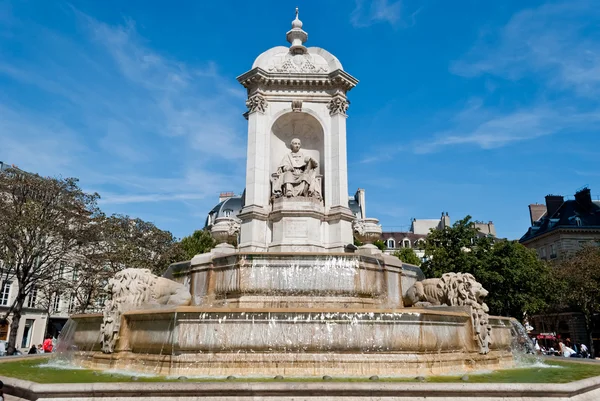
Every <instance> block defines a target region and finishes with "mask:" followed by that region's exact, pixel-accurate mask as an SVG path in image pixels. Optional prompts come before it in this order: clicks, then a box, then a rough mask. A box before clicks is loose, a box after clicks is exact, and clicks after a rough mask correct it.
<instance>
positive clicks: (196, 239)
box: [179, 230, 217, 260]
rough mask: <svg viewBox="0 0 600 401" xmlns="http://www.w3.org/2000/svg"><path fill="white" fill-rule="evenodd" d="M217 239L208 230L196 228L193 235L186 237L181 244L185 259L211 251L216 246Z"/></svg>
mask: <svg viewBox="0 0 600 401" xmlns="http://www.w3.org/2000/svg"><path fill="white" fill-rule="evenodd" d="M216 244H217V243H216V241H215V240H214V239H213V237H211V235H210V232H209V231H208V230H196V231H194V233H193V234H192V235H189V236H187V237H184V238H183V239H182V240H181V241H180V242H179V246H180V248H181V250H182V251H183V255H182V256H183V259H185V260H190V259H192V258H193V257H194V256H195V255H198V254H201V253H206V252H209V251H210V250H211V249H213V248H214V247H215V246H216Z"/></svg>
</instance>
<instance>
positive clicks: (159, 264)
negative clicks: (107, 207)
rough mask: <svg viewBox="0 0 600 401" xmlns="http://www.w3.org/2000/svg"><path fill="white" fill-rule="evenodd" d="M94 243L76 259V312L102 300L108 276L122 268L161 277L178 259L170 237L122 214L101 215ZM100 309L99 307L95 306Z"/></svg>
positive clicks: (170, 235) (98, 218) (152, 226)
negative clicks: (141, 270) (78, 269)
mask: <svg viewBox="0 0 600 401" xmlns="http://www.w3.org/2000/svg"><path fill="white" fill-rule="evenodd" d="M92 226H93V227H94V230H95V233H96V235H95V237H96V239H97V240H96V241H95V242H94V243H92V244H90V245H89V246H88V247H87V248H86V249H85V252H84V253H83V255H82V256H83V257H82V258H80V259H79V260H78V263H79V264H80V267H81V269H80V271H79V272H78V275H77V280H74V283H73V285H74V286H75V291H74V295H75V296H76V298H77V300H76V301H77V302H76V303H77V309H78V311H80V312H84V311H86V310H88V309H89V308H90V307H92V306H93V303H94V301H97V300H98V299H102V294H103V288H104V286H105V285H106V282H107V281H108V279H109V278H110V277H112V276H113V275H114V274H115V273H117V272H119V271H121V270H123V269H125V268H138V269H150V270H151V271H152V272H153V273H154V274H157V275H161V274H162V273H163V272H164V271H165V270H166V269H167V267H169V264H171V263H173V262H175V261H177V259H178V258H179V257H180V253H179V252H178V247H177V243H176V240H175V238H174V237H173V235H172V234H171V233H170V232H168V231H164V230H161V229H159V228H157V227H156V226H155V225H154V224H153V223H150V222H147V221H144V220H141V219H139V218H132V217H129V216H125V215H117V214H115V215H112V216H105V215H103V214H100V215H99V216H97V217H96V218H95V219H94V220H93V222H92ZM96 306H99V307H101V306H102V305H96Z"/></svg>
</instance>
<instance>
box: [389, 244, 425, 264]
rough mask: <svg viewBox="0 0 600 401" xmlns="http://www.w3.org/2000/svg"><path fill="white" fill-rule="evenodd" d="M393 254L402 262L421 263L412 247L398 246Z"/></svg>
mask: <svg viewBox="0 0 600 401" xmlns="http://www.w3.org/2000/svg"><path fill="white" fill-rule="evenodd" d="M394 256H395V257H397V258H398V259H400V260H401V261H403V262H404V263H409V264H411V265H415V266H420V265H421V259H419V257H418V256H417V254H416V253H415V251H414V250H413V249H412V248H400V249H399V250H397V251H396V252H394Z"/></svg>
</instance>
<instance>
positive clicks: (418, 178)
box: [0, 0, 600, 238]
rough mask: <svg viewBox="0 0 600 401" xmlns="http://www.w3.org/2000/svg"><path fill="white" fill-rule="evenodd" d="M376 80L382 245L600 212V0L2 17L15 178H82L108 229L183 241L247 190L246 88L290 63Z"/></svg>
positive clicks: (7, 10) (373, 156) (358, 179)
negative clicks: (275, 65)
mask: <svg viewBox="0 0 600 401" xmlns="http://www.w3.org/2000/svg"><path fill="white" fill-rule="evenodd" d="M296 6H299V7H300V18H301V20H302V21H303V22H304V29H305V30H306V31H307V32H308V34H309V41H308V43H307V45H309V46H319V47H323V48H325V49H327V50H329V51H331V52H332V53H333V54H335V55H336V56H337V57H338V58H339V59H340V61H341V62H342V64H343V65H344V68H345V70H346V71H347V72H349V73H350V74H352V75H353V76H355V77H356V78H358V79H359V80H360V82H359V84H358V86H357V87H356V88H355V89H353V90H352V91H351V92H349V99H350V101H351V106H350V109H349V110H348V114H349V117H348V121H347V123H348V167H349V188H350V191H351V192H352V193H353V192H354V190H355V189H356V188H358V187H361V188H365V189H366V194H367V214H368V215H369V217H378V218H379V219H380V221H381V223H382V225H383V226H384V229H388V230H391V229H394V230H400V229H407V228H408V226H409V224H410V220H411V218H413V217H416V218H438V217H439V216H440V213H441V212H442V211H447V212H449V214H450V217H451V218H452V220H453V221H454V220H456V219H458V218H462V217H463V216H465V215H467V214H470V215H472V216H473V217H474V218H475V219H478V220H485V221H488V220H492V221H493V222H494V223H495V225H496V229H497V231H498V235H500V236H503V237H508V238H518V237H520V236H521V235H522V234H523V233H524V232H525V231H526V230H527V227H528V224H529V216H528V210H527V205H528V204H529V203H533V202H543V200H544V196H545V195H546V194H549V193H554V194H564V195H572V194H573V193H574V192H575V191H576V190H577V189H578V188H579V187H581V186H583V185H586V184H587V185H589V186H590V188H591V189H592V194H593V195H599V194H600V168H599V163H598V161H599V160H600V135H598V127H599V123H600V101H599V97H598V93H600V92H599V89H600V35H599V33H600V32H599V31H600V22H599V21H600V18H599V17H600V7H597V3H596V2H595V1H593V0H590V1H585V0H571V1H563V2H561V1H556V2H543V1H497V2H490V1H477V0H462V1H445V0H438V1H434V0H401V1H392V0H387V1H386V0H374V1H367V0H364V1H363V0H357V1H350V0H345V1H342V0H339V1H333V0H329V1H325V0H296V1H294V2H292V1H287V0H285V1H283V0H273V1H261V2H259V3H256V2H248V1H243V2H242V1H221V2H212V1H210V2H209V1H183V0H180V1H174V2H173V1H171V2H167V1H158V0H157V1H141V0H129V1H126V2H123V1H120V0H104V1H96V0H90V1H71V2H61V1H52V2H50V1H45V0H39V1H12V2H11V1H8V2H6V1H2V0H0V160H2V161H4V162H8V163H14V164H16V165H18V166H19V167H21V168H23V169H26V170H29V171H34V172H38V173H40V174H43V175H62V176H76V177H79V178H80V180H81V186H82V187H83V188H84V189H86V190H88V191H97V192H99V193H100V194H101V196H102V207H103V209H104V210H105V211H107V212H109V213H123V214H129V215H131V216H136V217H141V218H143V219H145V220H149V221H152V222H154V223H155V224H156V225H157V226H159V227H160V228H163V229H167V230H170V231H172V232H173V233H174V234H175V235H176V236H178V237H182V236H185V235H188V234H190V233H191V232H193V231H194V230H195V229H198V228H202V226H203V224H204V219H205V216H206V213H207V212H208V210H209V209H210V208H211V207H212V206H213V205H214V204H215V203H216V201H217V198H218V194H219V192H221V191H235V192H239V193H241V192H242V191H243V188H244V180H245V172H244V169H245V149H246V135H247V132H246V125H245V123H246V120H244V118H243V117H242V113H244V111H245V110H246V108H245V105H244V100H245V91H244V90H243V88H242V87H241V85H239V84H238V83H237V81H236V80H235V77H236V76H238V75H240V74H242V73H244V72H246V71H247V70H249V69H250V67H251V66H252V62H253V60H254V58H255V57H256V56H258V55H259V54H260V53H261V52H263V51H264V50H266V49H268V48H270V47H273V46H277V45H287V42H286V41H285V33H286V32H287V31H288V30H289V28H290V23H291V20H292V19H293V17H294V8H295V7H296Z"/></svg>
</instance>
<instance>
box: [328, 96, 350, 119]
mask: <svg viewBox="0 0 600 401" xmlns="http://www.w3.org/2000/svg"><path fill="white" fill-rule="evenodd" d="M349 105H350V102H348V100H347V99H346V98H345V97H343V96H340V95H336V96H334V97H333V98H332V99H331V100H330V101H329V104H328V105H327V108H328V109H329V115H330V116H334V115H336V114H341V115H343V116H345V115H346V111H347V110H348V106H349Z"/></svg>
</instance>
